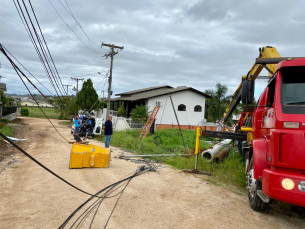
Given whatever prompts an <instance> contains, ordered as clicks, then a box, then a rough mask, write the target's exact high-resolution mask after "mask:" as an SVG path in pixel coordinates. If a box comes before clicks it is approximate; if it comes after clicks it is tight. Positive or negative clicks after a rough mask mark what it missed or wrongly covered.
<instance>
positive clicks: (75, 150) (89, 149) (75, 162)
mask: <svg viewBox="0 0 305 229" xmlns="http://www.w3.org/2000/svg"><path fill="white" fill-rule="evenodd" d="M110 158H111V151H110V149H109V148H105V147H101V146H96V145H91V144H87V145H84V144H77V143H74V144H73V146H72V150H71V155H70V169H76V168H106V167H109V165H110Z"/></svg>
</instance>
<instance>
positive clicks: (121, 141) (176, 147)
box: [101, 129, 246, 192]
mask: <svg viewBox="0 0 305 229" xmlns="http://www.w3.org/2000/svg"><path fill="white" fill-rule="evenodd" d="M140 133H141V131H140V130H127V131H120V132H117V131H114V133H113V135H112V138H111V143H110V145H111V146H114V147H120V148H122V149H123V150H125V151H129V152H132V153H135V154H177V156H173V157H151V158H152V159H154V160H156V161H159V162H163V163H166V164H168V165H171V166H173V167H174V168H177V169H194V164H195V158H194V156H191V157H184V156H178V154H185V150H184V146H183V142H182V139H181V136H180V132H179V130H178V129H163V130H158V131H156V132H155V134H154V135H149V136H147V137H146V138H145V139H144V140H138V137H139V135H140ZM182 133H183V136H184V140H185V144H186V148H187V152H186V153H187V154H194V151H195V150H194V149H195V141H196V132H195V131H192V130H182ZM157 136H158V137H157ZM160 139H161V140H160ZM206 140H207V139H205V140H204V139H201V141H200V149H201V150H200V152H202V150H203V149H207V148H209V147H211V146H212V145H213V144H210V143H208V142H207V141H206ZM209 140H210V139H209ZM101 141H104V138H102V140H101ZM236 151H237V150H236ZM198 158H199V159H198V170H203V171H208V172H211V173H212V175H211V176H210V177H206V178H205V180H208V181H209V182H211V183H212V184H215V185H225V186H227V187H229V188H230V189H232V188H233V187H235V190H238V191H242V192H244V191H245V186H246V177H245V172H244V162H243V161H242V157H241V155H240V154H239V153H236V152H234V150H231V152H230V154H229V156H228V157H227V158H226V159H225V160H224V162H223V163H220V164H216V163H210V162H209V161H207V160H205V159H202V158H201V155H199V156H198Z"/></svg>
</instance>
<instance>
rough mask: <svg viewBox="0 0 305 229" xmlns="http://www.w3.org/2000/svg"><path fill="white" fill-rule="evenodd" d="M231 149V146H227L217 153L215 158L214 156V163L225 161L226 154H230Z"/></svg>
mask: <svg viewBox="0 0 305 229" xmlns="http://www.w3.org/2000/svg"><path fill="white" fill-rule="evenodd" d="M229 151H230V147H225V148H223V149H222V150H220V152H219V153H218V154H216V155H215V156H214V157H213V158H212V162H213V163H217V164H218V163H220V162H223V160H224V159H225V157H226V156H228V154H229Z"/></svg>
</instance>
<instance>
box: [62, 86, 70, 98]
mask: <svg viewBox="0 0 305 229" xmlns="http://www.w3.org/2000/svg"><path fill="white" fill-rule="evenodd" d="M62 86H64V87H65V86H66V87H67V96H68V94H69V93H68V88H69V87H71V86H72V85H62Z"/></svg>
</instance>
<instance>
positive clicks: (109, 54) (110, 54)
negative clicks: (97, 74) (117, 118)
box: [101, 42, 124, 119]
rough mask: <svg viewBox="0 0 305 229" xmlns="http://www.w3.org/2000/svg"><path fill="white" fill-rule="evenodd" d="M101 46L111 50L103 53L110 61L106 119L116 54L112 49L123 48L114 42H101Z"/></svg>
mask: <svg viewBox="0 0 305 229" xmlns="http://www.w3.org/2000/svg"><path fill="white" fill-rule="evenodd" d="M103 46H108V47H110V48H111V51H110V52H109V53H107V54H105V57H106V59H107V58H108V57H109V56H110V57H111V63H110V76H109V78H108V83H109V87H108V99H107V113H106V118H107V119H108V116H109V110H110V96H111V82H112V66H113V56H114V55H116V54H118V53H119V52H118V51H115V50H114V49H120V50H123V49H124V46H116V45H114V44H112V45H111V44H105V43H103V42H102V45H101V47H103Z"/></svg>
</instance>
